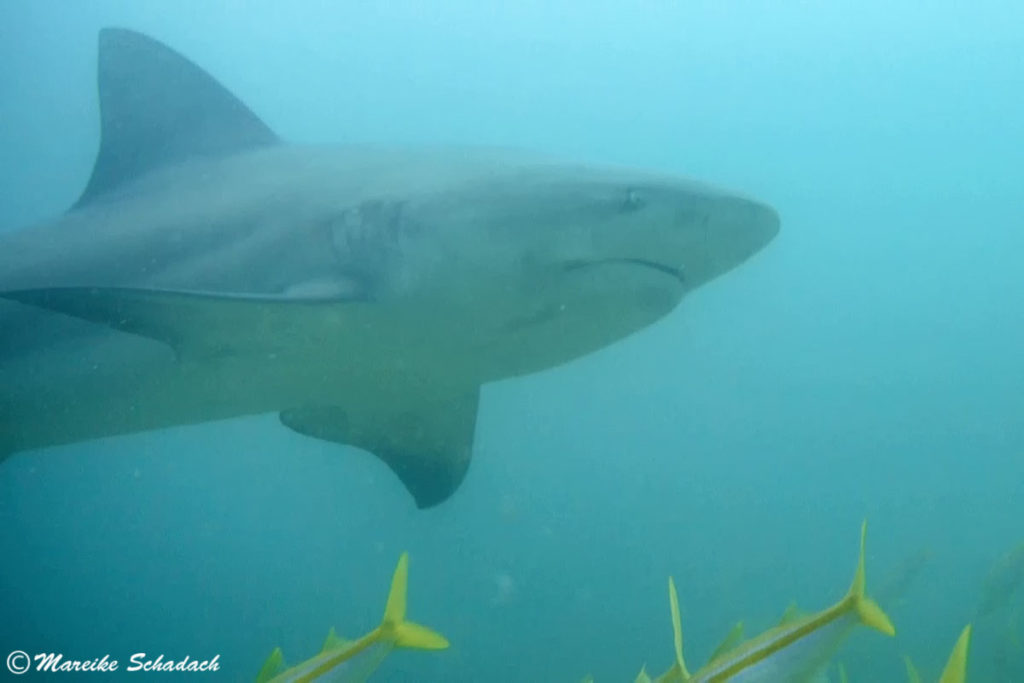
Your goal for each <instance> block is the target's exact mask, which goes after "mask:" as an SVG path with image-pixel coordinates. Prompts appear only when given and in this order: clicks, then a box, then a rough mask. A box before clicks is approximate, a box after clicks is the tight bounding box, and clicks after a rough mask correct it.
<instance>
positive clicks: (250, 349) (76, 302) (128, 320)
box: [0, 287, 353, 359]
mask: <svg viewBox="0 0 1024 683" xmlns="http://www.w3.org/2000/svg"><path fill="white" fill-rule="evenodd" d="M333 294H334V293H329V295H328V296H326V297H310V298H299V297H292V296H281V295H272V294H267V295H233V294H219V293H206V292H190V291H178V290H165V289H137V288H126V287H53V288H47V289H26V290H19V291H13V292H0V298H4V299H9V300H11V301H17V302H20V303H23V304H27V305H30V306H35V307H37V308H43V309H46V310H50V311H54V312H57V313H63V314H64V315H70V316H73V317H76V318H80V319H82V320H87V321H89V322H92V323H96V324H99V325H105V326H107V327H110V328H113V329H115V330H118V331H119V332H127V333H129V334H136V335H140V336H143V337H149V338H150V339H155V340H157V341H160V342H163V343H165V344H168V345H169V346H171V348H173V349H174V351H175V353H176V354H177V355H178V357H179V358H188V359H203V358H211V357H222V356H230V355H237V354H253V353H262V354H273V353H280V352H283V351H284V350H285V349H287V348H297V347H301V346H304V345H308V344H315V343H316V342H317V335H319V334H323V333H325V332H326V331H330V330H331V329H332V328H338V327H343V326H344V324H345V315H344V313H343V311H347V310H349V307H350V305H351V304H352V303H353V300H352V299H348V298H332V295H333Z"/></svg>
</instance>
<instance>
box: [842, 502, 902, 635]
mask: <svg viewBox="0 0 1024 683" xmlns="http://www.w3.org/2000/svg"><path fill="white" fill-rule="evenodd" d="M867 530H868V523H867V520H865V521H864V522H863V523H862V524H861V526H860V559H859V560H858V561H857V573H856V574H854V576H853V583H852V584H851V585H850V592H849V593H847V599H848V600H852V601H853V608H854V610H855V611H856V612H857V616H858V617H860V621H861V623H862V624H864V625H865V626H870V627H871V628H873V629H875V630H877V631H881V632H882V633H884V634H885V635H887V636H894V635H896V627H895V626H893V625H892V621H891V620H890V619H889V617H888V615H886V613H885V612H883V611H882V608H881V607H879V606H878V604H877V603H876V602H875V601H874V600H872V599H871V598H869V597H867V595H865V593H864V588H865V585H866V583H867V580H866V579H865V577H864V540H865V538H866V536H867Z"/></svg>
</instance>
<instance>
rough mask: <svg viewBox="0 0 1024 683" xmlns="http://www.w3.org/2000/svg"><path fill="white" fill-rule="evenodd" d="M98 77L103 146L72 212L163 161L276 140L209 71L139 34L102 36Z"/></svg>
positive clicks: (112, 31)
mask: <svg viewBox="0 0 1024 683" xmlns="http://www.w3.org/2000/svg"><path fill="white" fill-rule="evenodd" d="M97 80H98V85H99V99H100V134H101V137H100V149H99V154H98V155H97V157H96V165H95V166H94V167H93V170H92V177H91V178H90V179H89V184H88V185H87V186H86V188H85V191H83V192H82V196H81V197H79V198H78V201H77V202H76V203H75V205H74V206H73V207H72V208H74V209H77V208H80V207H82V206H85V205H87V204H89V203H90V202H92V201H93V200H95V199H96V198H98V197H100V196H101V195H103V194H106V193H107V192H110V191H111V190H114V189H116V188H117V187H118V186H119V185H121V184H122V183H124V182H125V181H127V180H131V179H133V178H136V177H138V176H140V175H142V174H144V173H146V172H148V171H151V170H153V169H155V168H159V167H160V166H163V165H165V164H169V163H174V162H180V161H185V160H186V159H189V158H192V157H213V156H221V155H227V154H232V153H235V152H240V151H242V150H246V149H252V148H255V147H260V146H264V145H272V144H275V143H277V142H278V141H279V139H278V137H277V135H275V134H274V132H273V131H272V130H271V129H270V128H269V127H267V125H266V124H265V123H263V121H261V120H260V119H259V117H257V116H256V115H255V114H253V113H252V111H250V110H249V108H248V107H246V106H245V104H244V103H242V101H241V100H239V99H238V98H237V97H235V96H234V95H233V94H231V92H229V91H228V90H227V89H226V88H225V87H224V86H222V85H221V84H220V83H218V82H217V80H216V79H214V78H213V77H212V76H210V74H208V73H207V72H206V71H204V70H203V69H201V68H200V67H198V66H196V65H195V64H193V63H192V62H191V61H189V60H188V59H187V58H185V57H183V56H182V55H180V54H179V53H177V52H175V51H174V50H172V49H171V48H169V47H167V46H166V45H164V44H162V43H159V42H157V41H155V40H153V39H152V38H149V37H147V36H145V35H143V34H141V33H136V32H135V31H130V30H127V29H120V28H105V29H103V30H102V31H100V36H99V64H98V68H97Z"/></svg>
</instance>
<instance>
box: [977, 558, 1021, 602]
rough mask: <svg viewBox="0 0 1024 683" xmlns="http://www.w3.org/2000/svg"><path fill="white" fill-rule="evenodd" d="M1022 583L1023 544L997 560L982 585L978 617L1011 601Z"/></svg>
mask: <svg viewBox="0 0 1024 683" xmlns="http://www.w3.org/2000/svg"><path fill="white" fill-rule="evenodd" d="M1022 583H1024V543H1021V544H1020V545H1018V546H1017V547H1016V548H1014V549H1013V550H1011V551H1010V552H1008V553H1006V554H1005V555H1003V556H1002V557H1001V558H999V561H998V562H996V564H995V565H994V566H993V567H992V569H991V570H990V571H989V573H988V575H987V576H985V581H984V583H983V584H982V589H981V600H980V601H979V603H978V611H977V616H978V617H984V616H987V615H989V614H992V613H993V612H996V611H997V610H999V609H1000V608H1002V607H1003V606H1004V605H1007V604H1009V603H1010V602H1011V601H1012V600H1013V595H1014V593H1016V592H1017V590H1018V589H1019V588H1020V587H1021V584H1022Z"/></svg>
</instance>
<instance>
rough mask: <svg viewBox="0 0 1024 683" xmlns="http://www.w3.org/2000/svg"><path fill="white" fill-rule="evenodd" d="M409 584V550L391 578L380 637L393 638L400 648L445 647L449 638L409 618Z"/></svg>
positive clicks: (402, 557) (436, 648) (430, 648)
mask: <svg viewBox="0 0 1024 683" xmlns="http://www.w3.org/2000/svg"><path fill="white" fill-rule="evenodd" d="M408 586H409V553H402V556H401V557H399V558H398V566H397V567H395V574H394V576H392V577H391V591H390V592H389V593H388V602H387V605H386V606H385V607H384V618H383V619H382V620H381V623H380V626H379V627H378V629H377V630H378V632H379V633H380V637H381V638H384V639H386V640H390V641H392V642H393V643H394V644H395V646H396V647H409V648H414V649H417V650H444V649H445V648H447V647H448V645H449V643H448V639H447V638H445V637H444V636H442V635H441V634H440V633H438V632H436V631H433V630H431V629H429V628H427V627H426V626H421V625H419V624H415V623H413V622H411V621H406V620H405V607H406V593H407V591H408Z"/></svg>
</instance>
